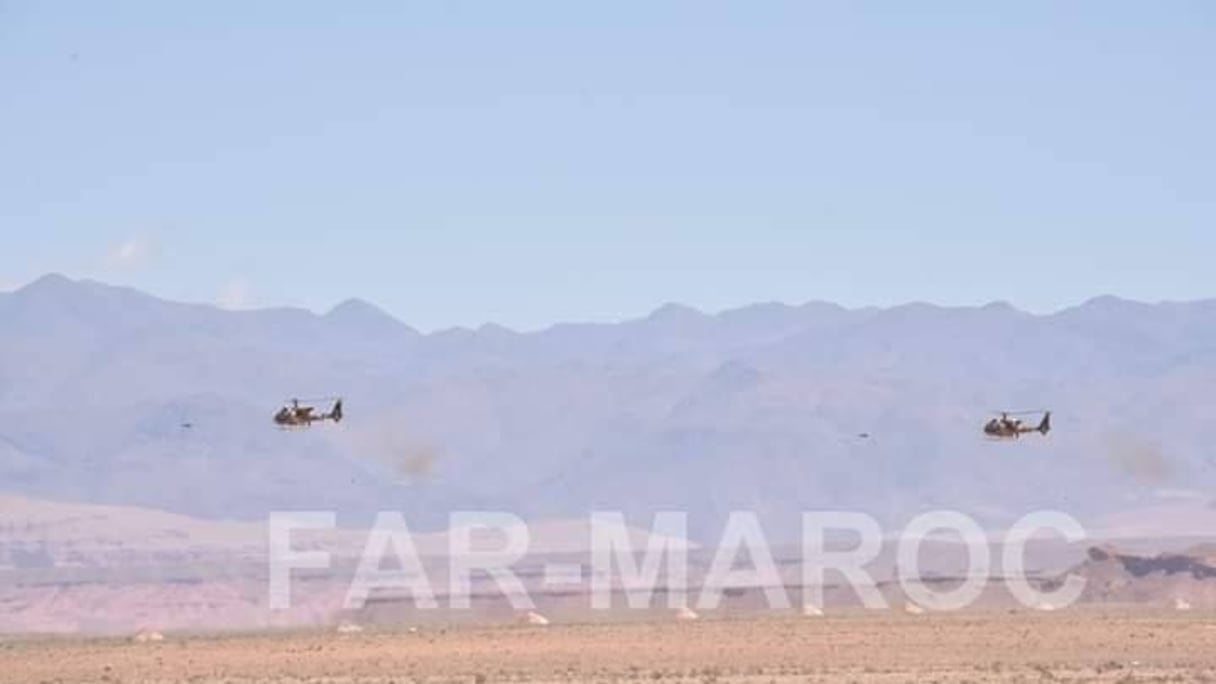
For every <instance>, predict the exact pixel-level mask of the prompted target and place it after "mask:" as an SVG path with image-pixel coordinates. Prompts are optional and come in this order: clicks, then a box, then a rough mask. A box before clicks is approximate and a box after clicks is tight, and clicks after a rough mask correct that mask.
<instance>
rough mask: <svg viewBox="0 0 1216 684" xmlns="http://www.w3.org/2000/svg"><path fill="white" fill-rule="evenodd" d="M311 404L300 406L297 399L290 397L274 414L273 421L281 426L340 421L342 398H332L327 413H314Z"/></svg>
mask: <svg viewBox="0 0 1216 684" xmlns="http://www.w3.org/2000/svg"><path fill="white" fill-rule="evenodd" d="M315 411H316V408H314V407H312V406H301V405H300V400H299V399H292V400H291V401H290V402H288V403H287V404H285V405H284V406H283V407H282V408H280V409H279V410H278V412H277V413H275V414H274V423H275V425H278V426H279V427H282V428H293V427H308V426H310V425H312V424H313V423H314V422H316V421H324V420H332V421H333V422H335V423H340V422H342V398H341V397H338V398H337V399H335V400H334V406H333V408H332V409H330V410H329V412H328V413H316V412H315Z"/></svg>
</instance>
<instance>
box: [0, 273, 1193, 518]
mask: <svg viewBox="0 0 1216 684" xmlns="http://www.w3.org/2000/svg"><path fill="white" fill-rule="evenodd" d="M1214 389H1216V301H1196V302H1185V303H1158V304H1146V303H1140V302H1134V301H1126V300H1121V299H1117V298H1114V297H1099V298H1096V299H1093V300H1091V301H1088V302H1085V303H1083V304H1080V305H1078V306H1076V307H1073V308H1069V309H1066V310H1063V311H1060V312H1057V313H1054V314H1051V315H1034V314H1030V313H1027V312H1024V311H1020V310H1018V309H1016V308H1014V307H1012V306H1010V305H1008V304H1004V303H994V304H990V305H987V306H981V307H957V308H947V307H938V306H932V305H928V304H908V305H904V306H897V307H892V308H862V309H846V308H843V307H840V306H836V305H834V304H830V303H823V302H811V303H808V304H803V305H799V306H789V305H784V304H775V303H765V304H756V305H752V306H747V307H743V308H739V309H734V310H730V311H725V312H722V313H718V314H714V315H711V314H707V313H703V312H700V311H697V310H695V309H692V308H689V307H685V306H681V305H676V304H669V305H665V306H663V307H661V308H659V309H657V310H656V311H654V312H653V313H652V314H650V315H649V316H647V317H645V318H641V319H637V320H629V321H624V322H620V323H615V324H577V323H574V324H560V325H555V326H553V327H550V328H547V329H544V330H540V331H536V332H527V333H521V332H515V331H512V330H509V329H506V328H503V327H500V326H494V325H485V326H482V327H480V328H477V329H452V330H446V331H441V332H435V333H430V334H422V333H420V332H418V331H416V330H414V329H412V328H410V327H409V326H408V325H406V324H404V323H402V322H401V321H398V320H397V319H395V318H393V317H391V316H389V315H388V314H386V313H384V312H383V311H381V310H379V309H378V308H376V307H375V306H373V305H371V304H368V303H366V302H363V301H360V300H349V301H347V302H344V303H342V304H340V305H339V306H337V307H335V308H334V309H333V310H331V311H329V312H327V313H325V314H315V313H312V312H309V311H304V310H299V309H265V310H255V311H226V310H221V309H217V308H214V307H210V306H205V305H196V304H182V303H176V302H170V301H165V300H162V299H158V298H156V297H152V296H150V295H147V294H144V293H141V292H139V291H136V290H132V289H128V288H121V287H114V286H110V285H105V284H101V283H97V282H93V281H76V280H70V279H68V278H65V277H62V276H58V275H49V276H45V277H43V278H41V279H39V280H37V281H35V282H34V283H31V284H30V285H28V286H26V287H24V288H22V289H20V290H17V291H15V292H11V293H7V294H0V492H4V493H9V494H15V495H20V496H29V497H38V498H45V499H54V500H60V501H71V502H79V503H93V504H109V505H127V506H141V507H147V508H155V509H160V510H164V511H169V512H174V513H180V514H186V515H191V516H196V517H204V518H233V519H245V520H258V519H262V518H264V517H265V516H266V514H267V512H268V511H271V510H295V509H309V510H312V509H332V510H337V511H338V512H339V516H340V518H339V519H340V522H342V523H343V524H352V525H357V524H361V523H362V522H363V521H366V520H367V519H368V516H369V515H370V514H371V513H373V512H375V511H378V510H399V511H403V512H405V513H406V515H407V518H408V519H410V520H411V521H413V522H414V523H415V524H417V525H418V526H420V527H429V528H432V529H439V528H442V527H443V526H445V525H446V521H447V515H448V513H449V512H450V511H453V510H462V509H486V508H489V509H495V510H505V511H510V512H514V513H517V514H519V515H521V516H523V517H525V518H542V517H544V518H554V517H566V518H568V517H571V516H579V515H582V514H584V513H585V512H587V511H589V510H593V509H619V510H623V511H625V512H626V513H627V514H628V515H629V516H630V522H631V523H632V524H635V525H641V526H648V524H649V518H648V516H649V515H650V514H652V513H653V512H655V511H658V510H669V509H675V510H685V511H688V513H689V516H690V517H689V521H690V531H691V533H692V536H693V537H694V538H697V537H701V538H706V537H713V536H714V535H716V534H717V533H718V531H719V530H720V526H721V523H722V521H723V520H724V517H725V515H726V514H727V513H728V512H729V511H731V510H735V509H746V510H753V511H757V512H758V513H760V515H761V516H762V520H764V521H765V524H766V530H767V531H770V532H771V533H773V534H775V535H780V536H785V537H790V536H794V535H796V532H797V526H798V513H799V512H800V511H803V510H821V509H848V510H862V511H867V512H870V513H871V514H873V515H875V516H876V517H878V518H879V519H881V520H883V521H884V522H886V523H888V524H892V525H897V524H900V523H901V522H903V521H906V519H907V517H908V516H910V515H913V514H915V513H916V512H919V511H923V510H926V509H930V508H943V507H944V508H956V509H959V510H963V511H965V512H968V513H970V514H972V515H974V516H976V517H978V518H980V519H982V520H985V521H987V522H989V523H991V524H1000V523H1004V522H1008V521H1011V520H1013V519H1015V518H1017V517H1019V516H1020V515H1022V514H1024V513H1026V512H1029V511H1030V510H1033V509H1035V508H1040V507H1049V508H1057V509H1061V510H1065V511H1068V512H1072V513H1074V514H1077V515H1083V514H1090V513H1109V512H1111V511H1117V510H1125V509H1128V508H1133V507H1135V506H1138V505H1148V504H1151V503H1153V502H1159V501H1160V499H1162V498H1169V497H1184V498H1185V497H1190V498H1200V499H1205V500H1206V499H1208V498H1212V496H1213V495H1212V494H1211V492H1212V488H1213V485H1214V484H1216V448H1213V447H1212V446H1211V444H1212V441H1213V440H1212V437H1211V434H1210V432H1209V426H1210V425H1211V424H1212V421H1211V416H1212V415H1213V414H1216V393H1214V391H1213V390H1214ZM336 396H341V397H343V398H344V400H345V404H346V417H347V419H346V420H345V421H343V422H342V423H341V424H340V425H332V424H320V425H317V426H314V427H312V428H309V429H306V430H279V429H276V428H275V427H274V426H273V424H272V423H271V420H270V417H271V415H272V414H273V413H274V411H275V410H276V409H277V408H278V406H280V405H281V404H282V403H283V402H284V401H285V400H287V399H290V398H292V397H300V398H302V399H311V398H314V397H315V398H318V403H321V404H324V403H326V402H328V401H329V399H330V398H331V397H336ZM1006 409H1008V410H1014V409H1034V410H1040V409H1050V410H1052V411H1053V421H1054V425H1055V429H1054V430H1053V432H1052V433H1051V434H1049V435H1047V436H1046V437H1043V436H1040V435H1037V434H1033V435H1028V436H1026V437H1024V438H1022V439H1020V440H1018V441H1016V442H991V441H988V440H985V439H984V438H983V436H982V434H981V431H980V427H981V426H982V424H983V422H984V421H985V420H986V419H987V418H988V417H989V416H990V415H991V412H992V411H995V410H1006Z"/></svg>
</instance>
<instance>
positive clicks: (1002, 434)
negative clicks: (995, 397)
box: [984, 411, 1051, 439]
mask: <svg viewBox="0 0 1216 684" xmlns="http://www.w3.org/2000/svg"><path fill="white" fill-rule="evenodd" d="M1037 413H1042V414H1043V419H1042V420H1040V421H1039V424H1038V425H1027V424H1026V423H1024V422H1022V420H1021V419H1020V418H1010V416H1020V415H1027V414H1037ZM1028 432H1037V433H1039V434H1040V435H1046V434H1047V433H1048V432H1051V411H1001V412H1000V416H998V417H994V418H992V419H991V420H989V421H988V422H987V423H984V435H985V436H987V437H988V438H989V439H1017V438H1019V437H1021V436H1022V435H1024V434H1026V433H1028Z"/></svg>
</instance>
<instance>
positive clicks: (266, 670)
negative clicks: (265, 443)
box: [0, 609, 1216, 684]
mask: <svg viewBox="0 0 1216 684" xmlns="http://www.w3.org/2000/svg"><path fill="white" fill-rule="evenodd" d="M509 681H515V682H521V681H529V682H604V683H611V682H657V681H664V682H699V683H713V682H756V683H757V684H769V683H772V682H777V683H784V682H921V681H937V682H968V681H971V682H978V681H997V682H1040V681H1043V682H1046V681H1055V682H1132V681H1170V682H1204V681H1211V682H1216V616H1213V615H1212V614H1210V613H1200V612H1195V613H1187V614H1182V613H1168V614H1167V613H1164V612H1153V611H1144V610H1137V611H1124V610H1113V609H1076V610H1068V611H1062V612H1057V613H1034V612H1015V613H1011V612H1002V611H991V612H985V613H972V614H944V615H921V616H913V615H895V614H892V613H881V614H880V613H861V612H858V613H850V614H846V615H839V616H829V617H826V618H801V619H776V618H766V619H747V620H742V619H740V620H721V621H714V620H706V621H698V622H675V621H665V622H647V623H612V624H583V625H551V626H549V627H531V626H518V625H510V626H497V627H462V628H449V629H422V630H419V631H416V632H411V631H406V630H393V631H365V632H361V633H355V634H338V633H334V632H298V633H279V634H250V635H244V636H185V635H172V634H171V635H168V636H167V638H166V639H165V640H164V641H159V642H151V643H136V642H133V641H131V640H130V639H87V640H86V639H74V638H65V639H17V640H11V639H10V640H8V641H6V642H0V684H37V683H39V682H62V683H68V682H125V683H129V684H153V683H156V684H168V683H171V682H172V683H177V682H183V683H184V682H190V683H192V684H220V683H226V684H253V683H259V684H288V683H293V684H299V683H304V682H308V683H318V684H319V683H322V682H324V683H327V684H337V683H344V684H354V683H367V684H372V683H375V684H387V683H389V682H397V683H406V682H468V683H469V684H486V683H489V682H509Z"/></svg>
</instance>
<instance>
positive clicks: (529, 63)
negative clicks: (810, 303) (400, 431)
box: [0, 0, 1216, 329]
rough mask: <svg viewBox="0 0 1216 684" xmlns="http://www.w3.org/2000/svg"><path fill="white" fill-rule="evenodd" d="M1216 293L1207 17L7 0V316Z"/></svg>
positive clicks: (0, 168) (428, 321) (0, 74)
mask: <svg viewBox="0 0 1216 684" xmlns="http://www.w3.org/2000/svg"><path fill="white" fill-rule="evenodd" d="M1214 261H1216V5H1214V4H1212V3H1208V2H1201V1H1198V0H1197V1H1195V2H1155V3H1150V2H1105V1H1103V2H1096V1H1095V2H1068V3H1063V2H1054V1H1052V2H1047V1H1044V2H1006V3H1002V4H1001V6H1000V7H999V8H998V7H997V4H996V3H976V2H957V3H950V2H920V3H905V2H894V1H892V2H886V3H863V2H802V1H798V2H788V3H782V2H736V3H730V4H727V3H717V2H707V1H695V2H651V1H638V2H624V1H619V0H617V1H613V2H601V3H595V4H592V3H579V2H568V1H554V2H546V3H540V2H483V3H470V2H451V1H448V2H429V3H407V2H384V3H375V2H362V3H332V2H314V3H298V2H281V3H276V2H257V3H244V2H197V3H190V4H189V5H188V6H187V4H185V3H165V2H147V3H140V2H132V3H128V2H105V3H102V2H97V3H94V2H34V1H32V0H31V1H30V2H15V1H12V0H0V289H11V288H12V287H15V286H17V285H20V284H21V283H23V282H26V281H28V280H30V279H31V278H33V277H35V276H37V275H39V274H41V273H44V272H48V271H58V272H63V273H66V274H68V275H71V276H77V277H91V278H97V279H100V280H104V281H107V282H114V283H121V284H129V285H133V286H136V287H139V288H141V289H144V290H147V291H149V292H152V293H155V294H158V295H161V296H165V297H169V298H174V299H186V300H192V301H213V302H220V303H224V304H225V305H229V306H251V305H255V306H262V305H277V304H296V305H305V306H309V307H312V308H315V309H325V308H328V307H329V306H331V305H333V304H334V303H336V302H338V301H340V300H341V299H344V298H346V297H350V296H359V297H362V298H365V299H367V300H369V301H372V302H374V303H377V304H379V305H381V306H383V307H384V308H386V309H387V310H389V311H390V312H392V313H393V314H395V315H397V316H399V317H400V318H402V319H403V320H405V321H407V322H409V323H411V324H413V325H416V326H419V327H421V328H424V329H433V328H436V327H442V326H447V325H453V324H464V325H476V324H479V323H482V322H484V321H497V322H500V323H503V324H506V325H510V326H515V327H522V328H534V327H538V326H542V325H545V324H548V323H551V322H555V321H559V320H572V319H579V320H603V319H615V318H621V317H629V316H634V315H639V314H644V313H645V312H647V311H649V310H650V309H652V308H654V307H655V306H657V305H658V304H661V303H662V302H665V301H679V302H684V303H687V304H691V305H694V306H698V307H701V308H705V309H708V310H716V309H721V308H725V307H729V306H733V305H738V304H742V303H747V302H751V301H762V300H781V301H787V302H801V301H805V300H809V299H828V300H834V301H838V302H841V303H844V304H849V305H860V304H891V303H898V302H905V301H910V300H925V301H932V302H938V303H980V302H985V301H988V300H994V299H1004V300H1009V301H1011V302H1013V303H1014V304H1017V305H1020V306H1023V307H1026V308H1030V309H1033V310H1052V309H1056V308H1059V307H1063V306H1067V305H1070V304H1074V303H1077V302H1079V301H1081V300H1084V299H1086V298H1088V297H1091V296H1094V295H1097V294H1101V293H1114V294H1119V295H1123V296H1127V297H1133V298H1140V299H1149V300H1156V299H1193V298H1200V297H1211V296H1216V268H1214V267H1213V262H1214Z"/></svg>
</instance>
